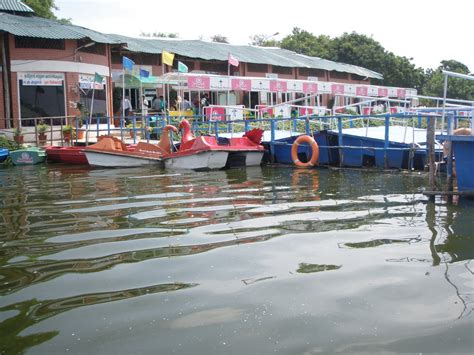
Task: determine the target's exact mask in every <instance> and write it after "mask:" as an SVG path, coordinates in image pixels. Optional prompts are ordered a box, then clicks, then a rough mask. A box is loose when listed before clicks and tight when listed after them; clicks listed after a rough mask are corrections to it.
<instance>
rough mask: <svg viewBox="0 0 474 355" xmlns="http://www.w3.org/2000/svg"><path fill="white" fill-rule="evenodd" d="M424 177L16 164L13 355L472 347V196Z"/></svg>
mask: <svg viewBox="0 0 474 355" xmlns="http://www.w3.org/2000/svg"><path fill="white" fill-rule="evenodd" d="M425 186H427V176H426V175H424V174H419V173H400V172H393V173H383V172H374V171H341V170H324V169H314V170H297V169H293V168H285V167H263V168H251V169H238V170H237V169H236V170H227V171H213V172H199V173H196V172H179V171H165V170H160V169H156V168H132V169H115V170H97V169H88V168H81V167H68V166H62V165H42V166H32V167H11V168H0V201H1V204H0V210H1V219H0V246H1V248H0V295H1V297H0V353H2V354H3V353H5V354H18V353H29V354H64V353H72V354H146V353H148V354H203V355H205V354H270V353H272V354H273V353H279V354H313V353H319V352H322V353H332V352H344V353H347V352H358V353H400V352H402V353H426V352H435V353H442V354H447V353H471V352H473V351H474V337H473V333H474V321H473V312H472V311H473V290H474V282H473V280H474V277H473V272H474V264H473V262H472V259H473V257H474V201H472V200H460V201H459V202H458V203H457V204H450V203H448V202H446V201H445V200H443V199H440V198H438V199H437V200H436V201H435V202H434V203H433V202H429V201H428V199H427V198H426V197H424V196H423V195H422V193H421V192H420V191H421V189H422V188H423V187H425Z"/></svg>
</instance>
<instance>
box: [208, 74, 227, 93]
mask: <svg viewBox="0 0 474 355" xmlns="http://www.w3.org/2000/svg"><path fill="white" fill-rule="evenodd" d="M210 89H211V90H217V91H221V90H230V85H229V78H228V77H226V76H211V77H210Z"/></svg>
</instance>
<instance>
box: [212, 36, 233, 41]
mask: <svg viewBox="0 0 474 355" xmlns="http://www.w3.org/2000/svg"><path fill="white" fill-rule="evenodd" d="M211 41H212V42H217V43H229V40H228V39H227V37H225V36H222V35H214V36H212V37H211Z"/></svg>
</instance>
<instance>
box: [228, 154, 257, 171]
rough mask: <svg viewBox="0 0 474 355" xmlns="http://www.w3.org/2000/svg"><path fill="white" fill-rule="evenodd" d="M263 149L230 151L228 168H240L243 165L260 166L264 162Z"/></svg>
mask: <svg viewBox="0 0 474 355" xmlns="http://www.w3.org/2000/svg"><path fill="white" fill-rule="evenodd" d="M263 153H264V152H263V151H250V152H245V151H239V152H229V156H228V158H227V163H226V167H227V168H238V167H243V166H259V165H260V164H261V163H262V158H263Z"/></svg>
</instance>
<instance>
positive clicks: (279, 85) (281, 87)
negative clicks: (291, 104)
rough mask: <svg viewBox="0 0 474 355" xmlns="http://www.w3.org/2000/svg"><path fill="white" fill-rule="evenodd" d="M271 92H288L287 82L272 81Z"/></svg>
mask: <svg viewBox="0 0 474 355" xmlns="http://www.w3.org/2000/svg"><path fill="white" fill-rule="evenodd" d="M270 91H271V92H286V91H287V86H286V81H279V80H272V81H270Z"/></svg>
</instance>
